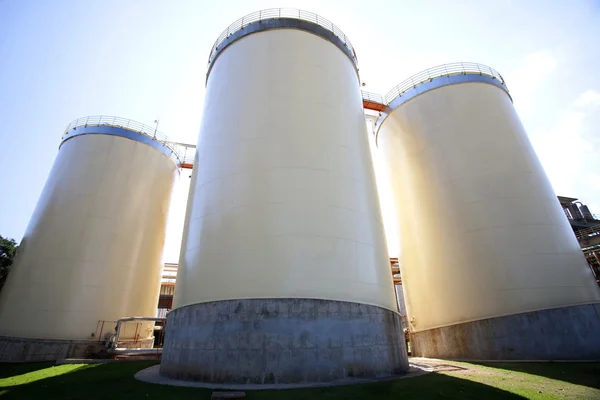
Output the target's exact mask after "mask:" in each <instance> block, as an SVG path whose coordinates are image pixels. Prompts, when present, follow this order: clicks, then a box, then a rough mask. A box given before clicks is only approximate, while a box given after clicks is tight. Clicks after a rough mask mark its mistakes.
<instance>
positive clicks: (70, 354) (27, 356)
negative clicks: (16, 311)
mask: <svg viewBox="0 0 600 400" xmlns="http://www.w3.org/2000/svg"><path fill="white" fill-rule="evenodd" d="M153 346H154V338H150V339H141V340H138V341H136V342H135V343H134V342H129V343H127V342H119V347H122V348H139V349H151V348H152V347H153ZM109 357H112V356H111V355H110V354H108V347H107V345H106V342H105V341H104V340H101V341H98V340H60V339H30V338H19V337H12V336H0V362H37V361H56V360H63V359H65V358H109Z"/></svg>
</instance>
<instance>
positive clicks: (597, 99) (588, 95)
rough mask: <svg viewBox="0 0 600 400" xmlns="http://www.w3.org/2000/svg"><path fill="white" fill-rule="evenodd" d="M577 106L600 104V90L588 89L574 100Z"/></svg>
mask: <svg viewBox="0 0 600 400" xmlns="http://www.w3.org/2000/svg"><path fill="white" fill-rule="evenodd" d="M573 105H574V106H575V107H586V106H594V107H596V106H600V92H598V91H597V90H594V89H589V90H586V91H585V92H583V93H581V95H580V96H579V97H578V98H577V100H575V101H574V102H573Z"/></svg>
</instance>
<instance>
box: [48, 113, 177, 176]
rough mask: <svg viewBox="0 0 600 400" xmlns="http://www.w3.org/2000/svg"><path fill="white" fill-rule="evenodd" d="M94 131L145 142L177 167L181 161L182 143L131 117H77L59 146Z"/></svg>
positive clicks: (68, 126)
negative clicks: (171, 160)
mask: <svg viewBox="0 0 600 400" xmlns="http://www.w3.org/2000/svg"><path fill="white" fill-rule="evenodd" d="M98 128H101V129H98ZM94 133H98V134H103V133H104V134H113V135H116V136H122V137H126V138H128V139H131V140H136V141H139V142H142V143H146V144H148V145H150V146H152V147H154V148H156V149H158V150H160V151H161V152H162V153H164V154H165V155H166V156H167V157H169V158H171V159H173V161H174V162H175V163H176V164H177V167H180V166H181V164H182V162H183V161H182V157H181V149H180V148H179V147H182V145H181V144H179V143H176V142H173V141H171V140H169V138H168V137H167V136H166V135H165V134H164V133H162V132H160V131H158V130H157V128H156V127H151V126H148V125H145V124H142V123H141V122H137V121H134V120H131V119H126V118H120V117H114V116H106V115H92V116H89V117H81V118H77V119H76V120H74V121H72V122H71V123H70V124H69V125H67V128H66V129H65V132H64V134H63V136H62V142H61V143H60V146H62V145H63V143H64V142H66V141H67V140H69V139H71V138H73V137H76V136H80V135H84V134H94ZM60 146H59V148H60ZM182 148H183V147H182Z"/></svg>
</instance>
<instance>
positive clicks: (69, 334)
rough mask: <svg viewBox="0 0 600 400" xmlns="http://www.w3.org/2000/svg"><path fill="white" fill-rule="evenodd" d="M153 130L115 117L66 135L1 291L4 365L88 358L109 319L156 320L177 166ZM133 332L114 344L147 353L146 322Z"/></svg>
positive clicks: (88, 122)
mask: <svg viewBox="0 0 600 400" xmlns="http://www.w3.org/2000/svg"><path fill="white" fill-rule="evenodd" d="M153 131H154V129H153V128H150V127H144V126H143V125H141V124H138V123H135V122H133V121H129V120H122V119H120V118H114V117H89V118H82V119H79V120H77V121H74V122H73V123H72V124H71V125H70V126H69V128H68V129H67V132H66V134H65V137H64V139H63V142H62V144H61V147H60V150H59V152H58V156H57V158H56V161H55V162H54V166H53V167H52V171H51V172H50V175H49V177H48V180H47V182H46V185H45V187H44V189H43V191H42V194H41V197H40V199H39V201H38V204H37V206H36V209H35V211H34V213H33V215H32V217H31V220H30V223H29V226H28V228H27V231H26V233H25V236H24V238H23V242H22V244H21V248H20V249H19V254H18V257H17V260H16V264H15V265H14V267H13V270H12V272H11V273H10V275H9V277H8V281H7V282H6V285H5V287H4V289H3V290H2V292H1V293H0V342H7V343H8V344H7V345H6V346H5V347H3V349H4V356H3V357H4V359H3V361H7V360H8V361H11V360H13V361H16V360H19V357H21V358H23V359H27V360H40V359H56V358H61V357H62V358H65V357H77V356H89V355H93V353H95V352H98V351H100V350H101V349H102V347H103V346H104V343H103V342H104V340H105V339H106V338H107V335H111V334H113V333H114V327H115V323H114V321H116V320H117V319H119V318H123V317H132V316H144V317H154V316H155V315H156V307H157V300H158V291H159V285H160V273H161V269H162V264H161V261H162V260H161V257H162V250H163V243H164V232H165V223H166V218H167V211H168V206H169V201H170V196H171V188H172V185H173V181H174V175H175V173H176V170H177V160H176V159H175V158H174V154H172V149H171V148H170V147H169V144H168V143H166V144H165V142H164V141H163V140H161V141H159V140H155V139H153V138H152V135H153V134H154V132H153ZM148 135H150V136H148ZM134 325H136V329H135V330H132V329H130V328H128V327H125V329H124V330H123V332H122V334H121V337H120V339H121V340H123V341H124V342H136V343H135V344H134V343H130V345H131V346H136V347H152V344H153V326H154V323H153V322H144V323H141V324H139V325H137V324H134ZM15 357H16V358H15Z"/></svg>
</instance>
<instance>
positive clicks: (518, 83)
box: [507, 50, 558, 113]
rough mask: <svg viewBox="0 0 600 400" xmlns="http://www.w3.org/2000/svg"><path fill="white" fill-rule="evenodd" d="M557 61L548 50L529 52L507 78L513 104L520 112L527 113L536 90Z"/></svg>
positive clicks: (553, 68)
mask: <svg viewBox="0 0 600 400" xmlns="http://www.w3.org/2000/svg"><path fill="white" fill-rule="evenodd" d="M557 64H558V62H557V60H556V57H554V55H553V54H552V52H550V51H549V50H541V51H537V52H535V53H532V54H529V55H528V56H527V57H525V59H524V60H523V63H522V65H521V66H520V67H519V69H518V71H517V72H516V73H515V74H513V75H512V76H511V77H510V79H507V81H508V84H509V89H510V91H511V93H513V95H514V96H513V97H514V99H515V104H516V105H518V107H519V110H520V111H521V112H522V113H528V112H530V111H531V109H532V108H533V105H534V104H535V94H536V91H537V90H538V89H539V88H540V86H542V85H543V84H544V83H545V81H546V80H547V79H548V77H549V76H550V75H552V74H553V73H554V71H555V70H556V66H557Z"/></svg>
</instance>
